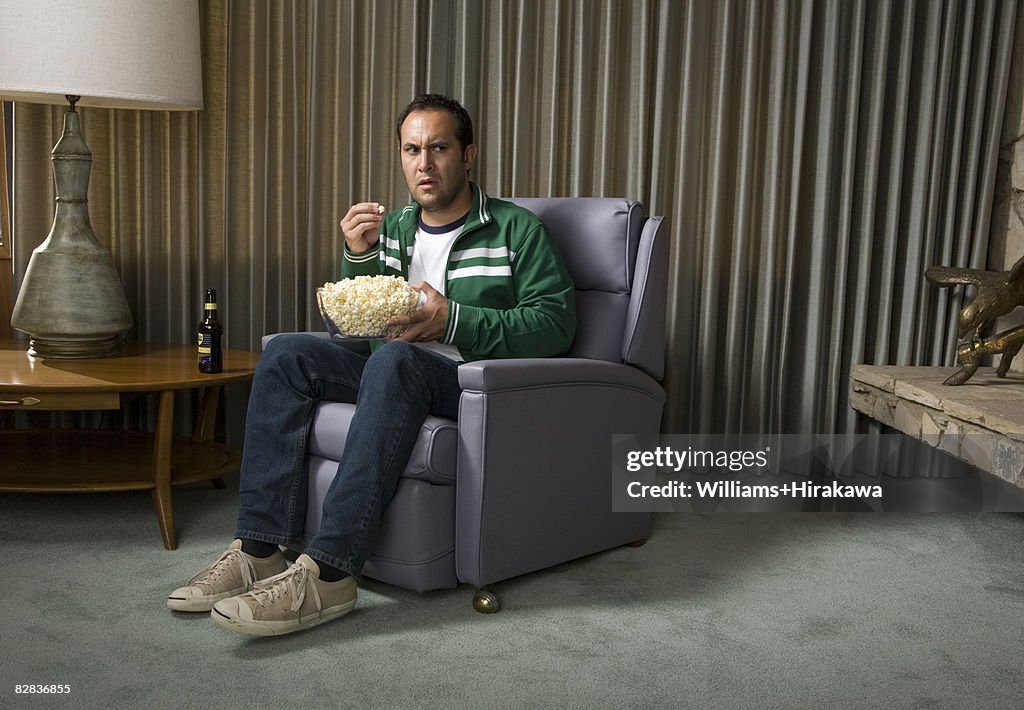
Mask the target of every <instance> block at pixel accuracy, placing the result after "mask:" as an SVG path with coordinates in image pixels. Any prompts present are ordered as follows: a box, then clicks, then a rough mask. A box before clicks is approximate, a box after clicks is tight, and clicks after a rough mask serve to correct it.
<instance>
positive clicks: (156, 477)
mask: <svg viewBox="0 0 1024 710" xmlns="http://www.w3.org/2000/svg"><path fill="white" fill-rule="evenodd" d="M173 430H174V390H165V391H163V392H161V393H160V408H159V410H158V412H157V419H156V433H155V434H154V436H153V483H154V484H155V486H154V488H153V507H154V508H156V517H157V523H158V524H159V525H160V535H161V536H162V537H163V539H164V548H166V549H168V550H174V549H176V548H177V547H178V538H177V535H176V534H175V532H174V510H173V508H172V507H171V439H172V438H173V437H172V435H173Z"/></svg>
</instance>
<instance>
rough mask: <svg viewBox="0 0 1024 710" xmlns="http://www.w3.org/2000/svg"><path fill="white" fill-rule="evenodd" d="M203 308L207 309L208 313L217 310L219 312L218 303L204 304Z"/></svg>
mask: <svg viewBox="0 0 1024 710" xmlns="http://www.w3.org/2000/svg"><path fill="white" fill-rule="evenodd" d="M203 308H205V309H206V310H208V311H215V310H217V304H216V303H204V304H203Z"/></svg>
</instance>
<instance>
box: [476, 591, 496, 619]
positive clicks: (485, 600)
mask: <svg viewBox="0 0 1024 710" xmlns="http://www.w3.org/2000/svg"><path fill="white" fill-rule="evenodd" d="M473 608H474V609H476V610H477V611H478V612H480V613H481V614H496V613H498V610H499V609H501V604H500V603H498V595H497V594H495V593H494V592H492V591H491V590H490V589H478V590H476V594H474V595H473Z"/></svg>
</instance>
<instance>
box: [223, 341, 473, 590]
mask: <svg viewBox="0 0 1024 710" xmlns="http://www.w3.org/2000/svg"><path fill="white" fill-rule="evenodd" d="M457 370H458V363H456V362H455V361H453V360H450V359H448V358H446V357H443V356H441V355H438V354H436V353H433V352H431V351H429V350H425V349H423V348H420V347H417V346H415V345H412V344H410V343H405V342H402V341H392V342H389V343H386V344H385V345H384V346H383V347H381V348H380V349H379V350H377V352H375V353H373V354H372V355H370V356H368V357H367V356H366V355H363V354H360V353H356V352H354V351H352V350H349V349H348V348H346V347H344V346H342V345H340V344H339V343H335V342H332V341H329V340H325V339H322V338H318V337H315V336H312V335H307V334H289V335H279V336H277V337H276V338H274V339H273V340H271V341H270V342H269V343H268V344H267V348H266V349H265V350H264V352H263V355H262V356H261V357H260V361H259V365H258V366H257V367H256V376H255V378H254V380H253V386H252V393H251V394H250V396H249V409H248V414H247V415H246V422H245V444H244V447H243V451H242V469H241V483H240V490H239V494H240V496H239V498H240V500H239V503H240V505H239V511H238V528H237V530H236V533H235V536H236V537H239V538H243V539H250V540H260V541H263V542H269V543H276V544H278V545H295V544H298V543H300V542H301V540H302V532H303V528H304V526H305V518H306V497H307V492H308V479H309V468H308V464H307V458H306V454H307V448H308V444H309V436H310V431H311V430H312V426H313V417H314V415H315V414H316V409H317V405H319V404H320V402H322V401H332V402H348V403H355V405H356V410H355V413H354V414H353V416H352V421H351V423H350V426H349V431H348V438H347V439H346V441H345V452H344V454H343V456H342V461H341V463H340V465H339V466H338V474H337V476H335V478H334V482H333V483H331V485H330V487H329V488H328V490H327V496H326V498H325V499H324V503H323V519H322V520H321V523H320V532H319V533H317V535H316V537H315V538H314V539H313V540H312V541H311V542H310V543H309V545H308V546H307V547H306V550H305V553H306V554H307V555H309V556H310V557H312V558H313V559H314V560H316V561H318V562H323V563H326V564H328V565H331V566H333V567H337V568H338V569H341V570H344V571H345V572H347V573H348V574H350V575H352V576H353V577H356V578H358V577H359V575H360V571H361V570H362V567H363V563H364V562H366V557H367V555H368V554H369V553H370V549H371V546H372V545H373V541H374V539H375V537H376V534H377V530H378V528H379V525H380V519H381V515H382V513H383V511H384V509H385V508H386V507H387V505H388V503H390V502H391V498H392V496H394V494H395V488H396V486H397V485H398V477H399V474H401V472H402V470H403V469H404V468H405V466H406V464H407V463H408V461H409V456H410V455H411V454H412V450H413V446H414V445H415V443H416V438H417V436H418V435H419V431H420V426H421V425H422V424H423V420H424V419H426V417H427V415H428V414H433V415H435V416H439V417H445V418H448V419H456V418H457V416H458V407H459V396H460V394H461V390H460V389H459V381H458V374H457Z"/></svg>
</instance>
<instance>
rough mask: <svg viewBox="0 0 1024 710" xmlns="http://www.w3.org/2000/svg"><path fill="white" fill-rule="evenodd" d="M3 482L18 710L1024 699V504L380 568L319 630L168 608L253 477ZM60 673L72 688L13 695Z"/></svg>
mask: <svg viewBox="0 0 1024 710" xmlns="http://www.w3.org/2000/svg"><path fill="white" fill-rule="evenodd" d="M232 484H233V482H232V481H229V486H228V489H227V490H214V489H212V488H208V487H205V486H204V487H196V488H187V489H182V490H178V491H176V494H175V506H174V507H175V514H176V516H177V524H178V535H179V540H180V548H179V549H178V550H176V551H174V552H168V551H165V550H164V549H163V548H162V546H161V544H160V536H159V533H158V531H157V526H156V520H155V516H154V514H153V510H152V506H151V504H150V499H149V496H148V495H147V494H134V493H124V494H91V495H46V496H42V495H39V496H36V495H20V494H4V495H0V540H2V543H0V544H2V550H3V562H4V565H3V567H4V570H5V571H6V573H7V581H6V583H5V584H4V585H3V590H2V593H0V598H2V602H3V603H2V609H3V612H2V613H3V617H2V618H3V620H4V621H3V625H2V629H0V635H2V650H0V677H2V678H3V684H2V686H0V707H5V708H99V707H113V708H272V707H273V708H278V707H282V708H283V707H295V708H313V707H338V708H347V707H353V708H730V709H733V708H844V709H846V708H851V709H852V708H956V709H958V710H959V709H964V708H985V709H993V708H1021V707H1024V662H1022V651H1024V545H1022V544H1021V543H1022V541H1024V516H1022V515H1019V514H997V513H990V514H928V513H919V514H918V513H889V514H870V513H867V514H853V513H847V514H800V513H709V514H695V513H665V514H659V515H658V516H656V518H655V529H654V533H653V535H652V537H651V539H650V541H649V542H648V543H647V544H646V545H645V546H643V547H640V548H620V549H615V550H611V551H609V552H606V553H601V554H598V555H594V556H591V557H588V558H586V559H583V560H579V561H576V562H572V563H569V564H565V565H562V566H559V567H557V568H554V569H551V570H547V571H544V572H540V573H536V574H532V575H528V576H526V577H522V578H518V579H514V580H510V581H506V582H504V583H501V584H498V585H495V587H494V588H495V590H496V591H497V592H498V593H499V594H500V595H501V598H502V603H503V610H502V611H501V612H500V613H498V614H495V615H490V616H485V615H481V614H478V613H476V612H475V611H473V609H472V607H471V598H472V592H473V590H472V589H471V588H470V587H462V588H460V589H456V590H449V591H441V592H431V593H427V594H416V593H413V592H408V591H405V590H402V589H397V588H394V587H390V586H388V585H384V584H381V583H376V582H368V583H367V584H366V585H365V586H364V587H363V588H362V589H361V590H360V602H359V606H358V607H357V608H356V610H355V611H354V612H353V613H352V614H350V615H349V616H347V617H345V618H344V619H341V620H339V621H336V622H333V623H330V624H325V625H323V626H320V627H317V628H315V629H313V630H311V631H308V632H305V633H301V634H294V635H292V636H287V637H281V638H270V639H249V638H245V637H241V636H235V635H234V634H231V633H229V632H226V631H222V630H220V629H218V628H216V627H214V626H213V624H211V623H210V621H209V619H208V618H207V617H205V616H203V615H198V616H192V615H185V614H176V613H172V612H170V611H168V610H167V609H165V608H164V606H163V600H164V597H165V596H166V594H167V592H168V591H170V590H171V589H173V588H174V587H176V586H179V585H180V584H182V583H183V582H184V581H185V579H186V578H187V577H189V576H190V575H191V574H192V573H194V572H195V571H197V570H198V569H199V568H201V567H203V566H204V565H206V564H208V563H209V562H211V561H212V560H213V559H214V558H215V557H216V556H217V554H219V552H220V551H221V550H222V549H223V548H224V546H225V545H226V544H227V542H228V541H229V539H230V534H231V532H232V529H233V522H234V514H235V506H236V503H237V491H236V490H235V486H234V485H232ZM18 684H38V685H50V684H66V685H69V686H70V689H71V693H70V695H62V696H57V695H52V696H47V697H41V696H29V695H16V694H15V686H16V685H18Z"/></svg>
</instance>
